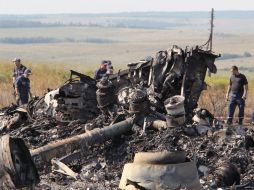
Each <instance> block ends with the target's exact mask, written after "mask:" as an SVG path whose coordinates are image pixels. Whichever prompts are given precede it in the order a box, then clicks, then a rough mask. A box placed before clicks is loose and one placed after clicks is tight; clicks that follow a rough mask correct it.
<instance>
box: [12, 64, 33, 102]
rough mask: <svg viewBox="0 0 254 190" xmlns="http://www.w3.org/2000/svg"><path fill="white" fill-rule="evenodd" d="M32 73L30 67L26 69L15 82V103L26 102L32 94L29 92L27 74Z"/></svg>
mask: <svg viewBox="0 0 254 190" xmlns="http://www.w3.org/2000/svg"><path fill="white" fill-rule="evenodd" d="M31 74H32V72H31V70H30V69H26V70H25V72H24V74H23V75H21V76H19V77H18V78H17V80H16V82H15V91H16V101H17V105H19V106H20V105H23V104H27V103H28V100H29V95H30V98H31V97H32V94H31V92H30V80H29V76H30V75H31Z"/></svg>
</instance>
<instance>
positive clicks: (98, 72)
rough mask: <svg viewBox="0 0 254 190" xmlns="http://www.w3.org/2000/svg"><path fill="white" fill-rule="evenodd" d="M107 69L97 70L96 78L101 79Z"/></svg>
mask: <svg viewBox="0 0 254 190" xmlns="http://www.w3.org/2000/svg"><path fill="white" fill-rule="evenodd" d="M106 72H107V69H101V68H100V69H98V70H96V71H95V74H94V79H95V80H99V79H101V78H102V77H104V76H105V75H106Z"/></svg>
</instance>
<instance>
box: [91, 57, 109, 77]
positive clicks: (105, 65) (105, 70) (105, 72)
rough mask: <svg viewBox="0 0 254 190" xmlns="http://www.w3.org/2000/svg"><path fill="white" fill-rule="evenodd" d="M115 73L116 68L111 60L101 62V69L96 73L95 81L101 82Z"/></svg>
mask: <svg viewBox="0 0 254 190" xmlns="http://www.w3.org/2000/svg"><path fill="white" fill-rule="evenodd" d="M113 73H114V68H113V66H112V62H111V61H110V60H103V61H102V62H101V65H100V68H99V69H97V70H96V71H95V73H94V79H95V80H100V79H101V78H102V77H104V76H109V75H112V74H113Z"/></svg>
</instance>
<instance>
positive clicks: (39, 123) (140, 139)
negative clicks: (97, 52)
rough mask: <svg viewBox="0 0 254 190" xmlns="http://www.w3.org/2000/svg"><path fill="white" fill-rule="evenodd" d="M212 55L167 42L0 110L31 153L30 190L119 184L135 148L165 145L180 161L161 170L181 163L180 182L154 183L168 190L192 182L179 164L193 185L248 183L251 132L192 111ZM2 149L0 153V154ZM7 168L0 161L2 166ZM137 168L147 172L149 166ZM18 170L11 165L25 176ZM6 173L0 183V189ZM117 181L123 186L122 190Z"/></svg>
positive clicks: (3, 123) (252, 174) (4, 123)
mask: <svg viewBox="0 0 254 190" xmlns="http://www.w3.org/2000/svg"><path fill="white" fill-rule="evenodd" d="M217 57H218V55H216V54H214V53H213V52H211V51H210V50H203V49H202V48H201V47H195V48H190V49H189V48H186V49H185V50H183V49H181V48H180V47H178V46H173V48H171V49H168V50H165V51H159V52H158V53H157V54H156V56H155V58H152V57H147V58H146V59H144V60H141V61H138V62H136V63H131V64H128V68H127V69H126V70H122V71H119V72H118V73H116V74H113V75H109V76H105V77H104V78H102V79H101V80H100V81H95V80H94V79H92V78H90V77H88V76H86V75H83V74H81V73H78V72H75V71H71V76H70V79H69V80H68V81H67V82H65V83H64V84H63V85H62V86H61V87H59V88H58V89H56V90H52V91H50V92H48V93H47V94H45V96H43V97H40V98H39V97H37V98H35V99H33V100H32V101H30V102H29V104H28V105H27V107H26V108H25V109H24V108H17V107H15V106H10V107H9V108H4V109H2V110H1V112H2V114H1V116H0V134H1V135H5V134H8V135H10V136H11V137H13V138H21V139H23V141H24V142H25V143H26V146H27V147H28V148H29V149H30V153H31V155H30V153H29V152H28V151H26V153H27V154H25V153H24V156H25V155H26V157H27V158H28V160H29V159H30V161H31V159H33V161H34V163H35V166H36V167H37V169H38V172H39V174H40V178H41V182H40V183H39V184H38V185H37V186H38V187H39V188H43V189H51V187H52V184H54V185H53V186H54V187H56V188H60V189H61V188H65V189H78V188H81V189H87V188H88V189H118V186H119V183H120V179H121V177H123V176H122V170H123V168H124V165H125V164H127V163H133V164H134V165H132V166H137V165H135V163H136V161H135V159H134V155H135V154H136V155H137V153H138V152H157V153H158V152H163V151H167V152H168V154H169V155H170V156H171V157H170V160H171V161H172V160H175V159H176V158H178V157H177V156H179V155H184V157H183V158H182V157H181V159H180V160H181V162H180V161H179V163H178V162H170V163H169V162H163V164H161V169H163V167H165V168H167V169H169V167H173V168H178V167H179V169H180V170H181V173H182V175H181V176H182V178H181V179H180V180H179V181H178V182H177V183H176V184H175V185H172V184H171V186H170V184H168V183H164V182H165V181H163V180H161V182H160V184H163V185H169V186H170V188H171V187H172V188H174V189H175V188H178V189H181V188H183V189H184V188H188V187H192V185H193V184H191V183H187V182H186V181H188V180H190V178H189V177H188V176H186V175H185V174H184V170H183V168H181V167H180V166H177V164H183V165H185V164H186V165H188V167H191V170H190V171H191V172H192V174H193V176H194V174H195V179H194V178H193V181H194V182H195V184H194V185H195V188H196V189H200V188H201V187H202V188H203V189H213V188H218V187H221V188H224V189H228V188H231V187H235V188H236V189H237V188H238V189H240V188H245V189H248V188H249V189H251V188H253V187H254V184H253V181H254V147H253V144H254V143H253V142H254V139H253V136H254V131H253V129H251V128H241V127H236V128H232V129H231V128H227V127H226V126H223V123H222V122H221V121H219V120H217V119H216V118H214V116H213V115H212V113H210V112H209V111H208V110H206V109H201V108H198V104H197V103H198V100H199V97H200V95H201V92H202V91H203V90H205V89H206V83H205V77H206V73H207V70H208V71H210V72H211V73H216V71H217V69H216V66H215V64H214V61H215V59H216V58H217ZM10 123H11V124H10ZM1 138H5V136H3V137H1ZM0 153H1V154H2V155H5V152H4V151H3V150H0ZM28 153H29V154H28ZM154 154H156V153H154ZM172 155H176V157H174V156H173V157H172ZM0 158H1V157H0ZM143 161H144V160H143ZM143 161H142V162H143ZM14 162H15V160H14ZM21 163H22V164H23V163H24V164H25V165H26V166H27V169H29V167H28V166H32V168H34V167H33V165H29V164H26V163H27V161H26V160H22V159H21ZM29 163H30V162H29ZM4 164H6V162H5V161H3V160H0V167H4ZM139 164H140V163H139ZM150 164H152V165H153V166H152V167H155V166H154V164H155V165H156V163H150ZM157 164H158V163H157ZM168 164H169V165H170V166H169V165H168ZM141 165H142V164H141ZM51 166H52V168H51ZM132 166H131V169H132V170H133V171H135V170H137V168H135V167H134V168H132ZM137 167H140V166H139V165H138V166H137ZM186 167H187V166H186ZM155 168H156V167H155ZM142 169H143V172H144V173H145V171H150V172H151V171H152V170H149V169H147V170H146V168H145V167H144V168H142ZM23 171H26V170H22V171H21V170H15V172H17V174H18V175H22V176H24V175H23V174H21V173H22V172H23ZM32 171H33V172H35V170H32ZM157 172H158V171H157ZM28 173H29V174H31V171H29V172H28ZM155 173H156V172H155ZM0 174H1V175H0V176H1V177H2V176H6V173H1V171H0ZM35 174H36V172H35ZM160 175H164V173H160V174H158V176H160ZM11 176H13V175H11ZM25 176H26V177H27V178H22V180H23V179H25V181H26V182H27V183H23V182H24V181H22V180H21V181H20V183H22V186H31V184H32V185H35V184H37V183H38V179H37V177H35V178H31V179H30V178H29V179H28V177H31V176H30V175H25ZM34 176H37V175H34ZM124 176H127V177H125V179H124V185H126V186H134V187H136V188H137V189H142V188H143V189H147V188H148V189H149V188H150V187H153V188H152V189H156V188H155V187H156V186H154V184H146V183H141V181H135V176H134V177H133V176H132V177H128V176H129V174H128V175H127V174H126V175H124ZM139 177H140V179H142V180H143V179H145V178H143V176H139ZM152 177H153V176H150V178H151V181H153V180H154V179H152ZM167 177H168V176H166V177H165V179H167ZM172 177H174V176H172ZM3 179H4V178H1V180H2V181H1V184H0V187H1V188H2V187H3V188H6V183H5V180H3ZM172 179H173V178H172ZM12 180H13V181H14V182H15V179H12ZM181 180H182V181H181ZM155 181H156V180H155ZM28 182H29V184H28ZM30 182H31V183H30ZM194 182H193V183H194ZM144 184H145V185H144ZM124 185H120V187H121V188H123V189H124V188H125V187H124ZM14 186H15V187H16V188H18V187H21V186H19V184H15V183H14ZM184 186H186V187H184ZM157 189H158V188H157ZM159 189H163V188H159ZM164 189H167V188H166V187H165V188H164Z"/></svg>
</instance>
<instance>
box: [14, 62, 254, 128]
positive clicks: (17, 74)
mask: <svg viewBox="0 0 254 190" xmlns="http://www.w3.org/2000/svg"><path fill="white" fill-rule="evenodd" d="M13 63H14V64H15V67H14V69H13V75H12V77H13V88H14V95H15V99H16V102H17V105H23V104H27V103H28V100H29V96H30V97H31V96H32V94H31V92H30V80H29V76H30V75H31V74H32V72H31V69H28V68H26V67H25V66H24V65H22V64H21V60H20V59H19V58H15V59H13ZM113 73H114V68H113V66H112V62H111V61H110V60H103V61H102V62H101V65H100V68H99V69H97V70H96V71H95V74H94V79H95V80H100V79H101V78H103V77H104V76H109V75H112V74H113ZM247 94H248V80H247V78H246V76H245V75H244V74H242V73H240V72H239V70H238V68H237V66H232V67H231V77H230V80H229V85H228V90H227V93H226V99H227V101H229V104H228V115H227V124H228V125H232V123H233V116H234V113H235V109H236V106H238V108H239V113H238V124H239V125H242V124H243V120H244V109H245V100H246V99H247ZM252 124H253V125H254V110H253V113H252Z"/></svg>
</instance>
